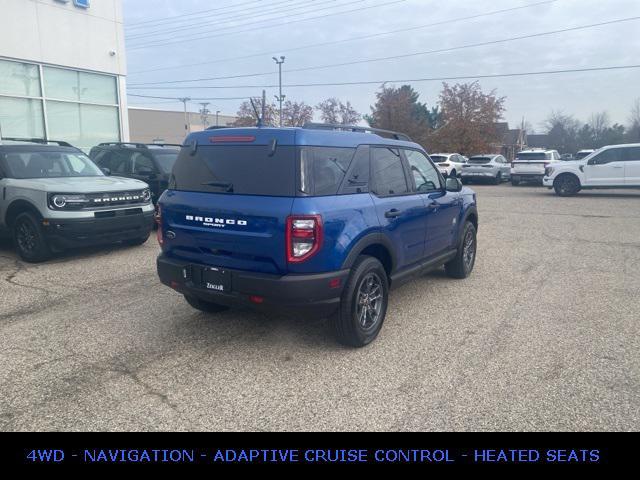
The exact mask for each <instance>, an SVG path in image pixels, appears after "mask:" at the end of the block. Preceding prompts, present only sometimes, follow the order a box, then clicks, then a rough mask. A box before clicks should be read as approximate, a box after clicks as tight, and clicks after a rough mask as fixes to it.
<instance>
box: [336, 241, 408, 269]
mask: <svg viewBox="0 0 640 480" xmlns="http://www.w3.org/2000/svg"><path fill="white" fill-rule="evenodd" d="M371 245H382V246H383V247H385V248H386V249H387V251H388V252H389V256H390V257H391V271H392V272H394V271H395V269H396V265H397V259H396V253H395V249H394V248H393V243H392V242H391V240H389V238H388V237H387V236H386V235H384V234H382V233H380V232H376V233H369V234H367V235H365V236H364V237H362V238H361V239H360V240H358V241H357V242H356V243H355V244H354V245H353V246H352V247H351V249H350V251H349V254H348V255H347V258H345V260H344V262H342V268H343V269H348V268H351V267H352V266H353V264H354V263H355V261H356V259H357V258H358V257H359V256H360V254H361V253H362V251H363V250H364V249H365V248H367V247H369V246H371Z"/></svg>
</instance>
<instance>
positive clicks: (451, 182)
mask: <svg viewBox="0 0 640 480" xmlns="http://www.w3.org/2000/svg"><path fill="white" fill-rule="evenodd" d="M445 189H446V190H447V192H460V191H462V182H461V181H460V179H458V178H454V177H449V178H447V181H446V183H445Z"/></svg>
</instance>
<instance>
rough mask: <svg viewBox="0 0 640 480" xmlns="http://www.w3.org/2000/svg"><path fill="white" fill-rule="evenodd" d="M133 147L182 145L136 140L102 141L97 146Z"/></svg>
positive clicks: (178, 145)
mask: <svg viewBox="0 0 640 480" xmlns="http://www.w3.org/2000/svg"><path fill="white" fill-rule="evenodd" d="M118 145H121V146H124V147H135V148H147V149H148V148H149V147H182V145H180V144H179V143H137V142H102V143H100V144H98V146H99V147H115V146H118Z"/></svg>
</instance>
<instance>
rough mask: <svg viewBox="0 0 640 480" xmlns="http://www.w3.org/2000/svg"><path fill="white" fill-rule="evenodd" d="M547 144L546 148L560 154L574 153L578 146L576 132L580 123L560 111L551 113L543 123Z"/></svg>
mask: <svg viewBox="0 0 640 480" xmlns="http://www.w3.org/2000/svg"><path fill="white" fill-rule="evenodd" d="M544 126H545V129H546V131H547V135H548V136H549V144H548V145H546V147H547V148H553V149H556V150H558V151H559V152H561V153H568V152H576V151H577V150H578V148H585V147H579V145H578V143H579V142H578V132H579V131H580V122H579V121H578V120H576V119H575V118H574V117H573V116H572V115H566V114H564V113H563V112H560V111H552V112H551V114H550V115H549V116H548V117H547V119H546V120H545V122H544Z"/></svg>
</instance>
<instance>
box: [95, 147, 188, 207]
mask: <svg viewBox="0 0 640 480" xmlns="http://www.w3.org/2000/svg"><path fill="white" fill-rule="evenodd" d="M179 152H180V145H174V144H168V143H163V144H156V143H152V144H145V143H120V142H112V143H101V144H100V145H98V146H96V147H93V148H92V149H91V152H89V157H91V159H92V160H93V161H94V162H95V163H96V164H97V165H98V167H100V168H101V169H102V171H103V172H105V173H106V174H107V175H114V176H117V177H127V178H135V179H137V180H142V181H143V182H146V183H147V184H149V187H150V189H151V198H152V200H153V203H154V204H155V203H156V202H157V200H158V198H160V195H162V192H164V191H165V190H166V188H167V185H168V184H169V177H170V176H171V170H172V169H173V164H174V163H175V162H176V158H178V153H179Z"/></svg>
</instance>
